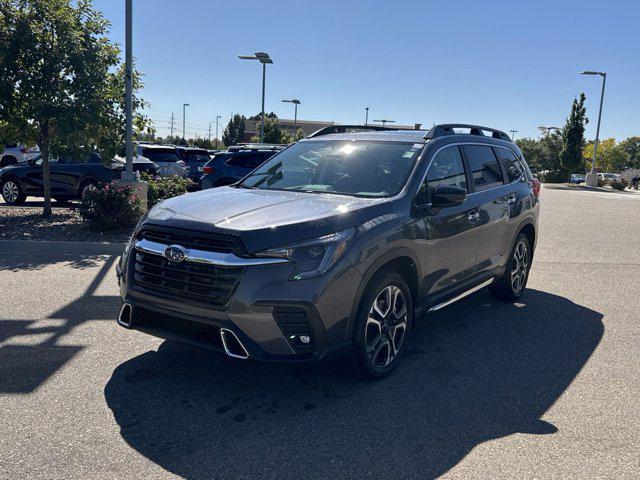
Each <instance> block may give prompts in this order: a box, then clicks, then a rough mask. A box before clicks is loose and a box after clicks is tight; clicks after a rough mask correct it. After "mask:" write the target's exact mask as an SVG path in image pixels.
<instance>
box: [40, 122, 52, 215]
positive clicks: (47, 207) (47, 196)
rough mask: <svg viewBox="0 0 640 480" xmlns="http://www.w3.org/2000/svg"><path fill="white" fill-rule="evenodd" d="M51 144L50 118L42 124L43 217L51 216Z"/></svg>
mask: <svg viewBox="0 0 640 480" xmlns="http://www.w3.org/2000/svg"><path fill="white" fill-rule="evenodd" d="M50 145H51V128H50V124H49V120H43V121H42V122H41V124H40V148H41V150H42V188H43V190H44V210H43V211H42V216H43V217H50V216H51V169H50V168H49V153H50Z"/></svg>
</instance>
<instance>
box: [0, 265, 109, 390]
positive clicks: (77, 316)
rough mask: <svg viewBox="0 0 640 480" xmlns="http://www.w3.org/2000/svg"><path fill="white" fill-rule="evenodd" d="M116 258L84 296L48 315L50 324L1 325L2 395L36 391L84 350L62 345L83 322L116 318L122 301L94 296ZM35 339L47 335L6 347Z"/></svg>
mask: <svg viewBox="0 0 640 480" xmlns="http://www.w3.org/2000/svg"><path fill="white" fill-rule="evenodd" d="M117 258H118V257H117V256H110V257H106V259H104V260H103V263H104V264H103V266H102V268H101V269H100V271H99V272H98V273H97V274H96V276H95V277H94V279H93V280H92V282H91V283H90V284H89V286H88V287H87V289H86V290H85V291H84V293H83V294H82V295H81V296H80V297H78V298H76V299H75V300H74V301H73V302H70V303H69V304H67V305H65V306H64V307H62V308H61V309H59V310H58V311H56V312H54V313H52V314H51V315H49V316H48V317H47V319H48V320H50V321H48V322H44V325H43V322H42V321H35V320H2V321H0V394H3V393H8V394H24V393H29V392H32V391H34V390H35V389H36V388H38V387H39V386H40V385H42V384H43V383H44V382H45V381H46V380H48V379H49V378H50V377H51V376H52V375H54V374H55V373H56V372H57V371H58V370H59V369H61V368H62V367H63V366H64V365H65V364H66V363H68V362H69V361H70V360H71V359H73V357H74V356H75V355H76V354H78V353H79V352H80V351H81V350H82V349H83V348H84V346H83V345H61V344H60V341H61V340H62V339H64V337H65V336H66V335H68V334H69V333H70V332H71V331H72V330H73V329H74V328H76V327H78V326H79V325H81V324H82V323H84V322H87V321H90V320H107V319H108V320H113V319H114V318H115V316H116V314H117V312H118V308H119V306H120V304H121V300H120V297H119V296H118V295H111V296H98V295H95V292H96V290H97V289H98V286H99V285H100V282H101V281H102V280H103V278H104V276H105V275H106V274H107V273H108V272H109V271H110V269H111V267H112V266H113V264H114V263H115V261H116V260H117ZM74 268H80V267H74ZM0 270H1V268H0ZM34 300H36V301H37V299H34ZM36 335H44V336H45V338H44V339H43V340H42V341H40V342H38V343H29V344H26V345H23V344H17V345H16V344H7V343H4V342H6V341H10V340H12V339H16V338H20V337H29V336H36Z"/></svg>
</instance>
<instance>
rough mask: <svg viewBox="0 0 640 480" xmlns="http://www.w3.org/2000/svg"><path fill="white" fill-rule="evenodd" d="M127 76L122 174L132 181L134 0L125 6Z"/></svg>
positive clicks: (123, 178) (124, 177)
mask: <svg viewBox="0 0 640 480" xmlns="http://www.w3.org/2000/svg"><path fill="white" fill-rule="evenodd" d="M125 23H126V27H125V30H126V32H125V76H124V85H125V86H124V88H125V97H124V115H125V146H126V147H125V148H126V159H127V165H126V171H125V172H123V174H122V177H121V178H122V180H128V181H132V180H135V179H136V177H135V176H134V174H133V101H132V98H133V93H132V85H131V77H132V72H133V53H132V52H133V45H132V43H131V42H132V37H133V35H132V33H133V0H127V3H126V6H125Z"/></svg>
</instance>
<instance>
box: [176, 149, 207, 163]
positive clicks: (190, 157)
mask: <svg viewBox="0 0 640 480" xmlns="http://www.w3.org/2000/svg"><path fill="white" fill-rule="evenodd" d="M182 160H184V161H185V162H187V163H191V162H208V161H209V160H211V156H210V155H209V152H207V151H202V152H197V151H190V152H184V153H183V154H182Z"/></svg>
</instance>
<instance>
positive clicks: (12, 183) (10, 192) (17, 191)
mask: <svg viewBox="0 0 640 480" xmlns="http://www.w3.org/2000/svg"><path fill="white" fill-rule="evenodd" d="M0 190H2V198H3V199H4V201H5V202H7V203H8V204H9V205H20V204H22V203H24V201H25V200H26V198H27V197H26V195H25V194H24V192H23V191H22V187H20V183H19V182H18V181H17V180H14V179H13V178H9V179H7V180H4V181H3V182H2V185H1V186H0Z"/></svg>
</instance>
